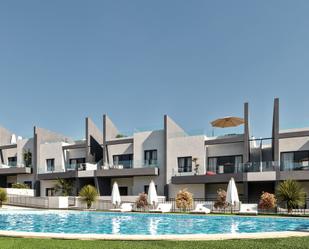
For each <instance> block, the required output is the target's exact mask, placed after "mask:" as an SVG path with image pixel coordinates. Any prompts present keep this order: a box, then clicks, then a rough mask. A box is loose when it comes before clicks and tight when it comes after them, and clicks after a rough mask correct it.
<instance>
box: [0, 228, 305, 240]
mask: <svg viewBox="0 0 309 249" xmlns="http://www.w3.org/2000/svg"><path fill="white" fill-rule="evenodd" d="M0 236H2V237H20V238H41V239H43V238H44V239H74V240H132V241H133V240H135V241H137V240H182V241H184V240H229V239H270V238H287V237H306V236H309V232H301V231H299V232H298V231H285V232H259V233H234V234H233V233H230V234H190V235H114V234H69V233H68V234H65V233H40V232H16V231H5V230H0Z"/></svg>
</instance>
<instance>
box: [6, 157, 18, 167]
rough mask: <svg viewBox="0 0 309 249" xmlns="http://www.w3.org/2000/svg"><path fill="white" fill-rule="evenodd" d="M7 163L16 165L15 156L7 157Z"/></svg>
mask: <svg viewBox="0 0 309 249" xmlns="http://www.w3.org/2000/svg"><path fill="white" fill-rule="evenodd" d="M8 165H9V166H12V167H16V166H17V157H16V156H14V157H8Z"/></svg>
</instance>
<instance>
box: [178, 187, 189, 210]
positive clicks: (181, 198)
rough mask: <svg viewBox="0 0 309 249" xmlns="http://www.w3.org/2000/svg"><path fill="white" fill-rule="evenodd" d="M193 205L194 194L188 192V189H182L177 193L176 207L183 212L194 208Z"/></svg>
mask: <svg viewBox="0 0 309 249" xmlns="http://www.w3.org/2000/svg"><path fill="white" fill-rule="evenodd" d="M192 205H193V194H192V193H190V192H189V191H187V189H182V190H180V191H179V192H178V193H177V196H176V207H177V208H179V209H181V210H182V211H184V212H185V211H186V210H188V209H190V208H192Z"/></svg>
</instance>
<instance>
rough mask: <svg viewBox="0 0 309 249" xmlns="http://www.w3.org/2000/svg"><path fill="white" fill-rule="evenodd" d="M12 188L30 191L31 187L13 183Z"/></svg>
mask: <svg viewBox="0 0 309 249" xmlns="http://www.w3.org/2000/svg"><path fill="white" fill-rule="evenodd" d="M12 188H26V189H29V186H28V185H27V184H25V183H19V182H17V183H13V184H12Z"/></svg>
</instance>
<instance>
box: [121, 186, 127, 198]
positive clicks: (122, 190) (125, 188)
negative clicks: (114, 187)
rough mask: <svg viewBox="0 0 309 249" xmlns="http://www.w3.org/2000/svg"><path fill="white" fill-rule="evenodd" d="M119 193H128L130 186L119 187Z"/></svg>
mask: <svg viewBox="0 0 309 249" xmlns="http://www.w3.org/2000/svg"><path fill="white" fill-rule="evenodd" d="M119 193H120V195H121V196H123V195H128V187H119Z"/></svg>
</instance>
